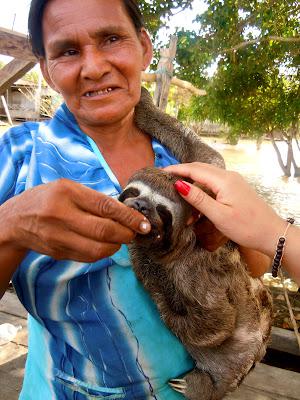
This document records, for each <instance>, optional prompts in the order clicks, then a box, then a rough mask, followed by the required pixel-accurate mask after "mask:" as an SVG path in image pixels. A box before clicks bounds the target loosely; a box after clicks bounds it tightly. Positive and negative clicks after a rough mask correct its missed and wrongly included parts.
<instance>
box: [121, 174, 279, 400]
mask: <svg viewBox="0 0 300 400" xmlns="http://www.w3.org/2000/svg"><path fill="white" fill-rule="evenodd" d="M175 180H176V177H173V176H171V175H170V174H168V173H166V172H163V171H162V170H157V169H154V168H147V169H143V170H140V171H138V172H137V173H136V174H134V176H133V177H132V178H131V179H130V181H129V184H128V187H129V189H127V190H126V189H125V191H124V192H123V194H121V198H120V200H121V201H124V203H125V204H127V205H128V206H130V207H134V208H137V209H139V210H140V211H142V212H144V214H145V215H146V216H147V218H148V219H149V220H150V222H151V224H152V231H151V232H150V234H148V235H145V236H144V235H138V236H137V237H136V239H135V241H134V242H133V244H132V245H131V246H130V254H131V257H132V264H133V268H134V271H135V273H136V275H137V277H138V279H139V280H140V281H141V282H142V284H143V285H144V287H145V288H146V290H147V291H148V292H149V293H150V295H151V296H152V298H153V300H154V301H155V303H156V304H157V307H158V309H159V312H160V314H161V317H162V319H163V320H164V322H165V323H166V325H167V326H168V327H169V328H170V329H171V330H172V331H173V332H174V333H175V334H176V335H177V336H178V337H179V339H180V340H181V341H182V343H183V344H184V346H185V347H186V349H187V350H188V351H189V353H190V354H191V356H192V357H193V358H194V359H195V361H196V368H195V369H194V370H193V371H192V372H190V373H188V374H187V375H186V376H185V377H184V379H185V381H186V389H185V396H186V397H187V398H188V399H190V400H219V399H222V398H223V397H224V396H225V394H226V393H227V392H228V391H231V390H234V389H235V388H236V387H237V386H238V385H239V383H240V382H241V381H242V380H243V378H244V377H245V376H246V375H247V373H248V372H249V370H250V369H251V368H252V366H253V365H254V364H255V363H256V362H257V361H260V360H261V358H262V357H263V356H264V354H265V350H266V346H267V342H268V339H269V336H270V328H271V320H272V302H271V297H270V295H269V293H268V291H267V290H266V289H265V288H264V286H263V284H262V282H261V281H260V280H259V279H253V278H251V277H250V276H249V275H248V273H247V270H246V268H245V265H244V264H243V262H242V260H241V258H240V254H239V252H238V249H237V247H236V246H235V245H234V244H232V243H229V244H227V245H225V246H222V247H221V248H219V249H218V250H217V251H215V252H213V253H210V252H208V251H206V250H204V249H202V248H199V247H198V246H197V243H196V240H195V234H194V230H193V226H191V225H190V226H187V225H186V221H187V219H188V217H189V216H190V213H191V208H190V206H189V205H188V204H187V203H186V202H185V201H184V200H183V199H182V198H181V197H180V196H179V195H178V194H177V192H176V190H175V189H174V187H173V184H174V182H175ZM138 182H142V183H143V184H146V185H147V186H148V187H151V189H152V191H153V193H159V194H160V195H161V196H163V197H164V198H166V199H168V200H171V201H172V202H173V203H174V207H172V209H171V210H170V209H168V206H167V207H165V204H170V203H167V202H166V203H165V204H156V203H155V198H152V195H151V196H150V197H151V198H150V197H149V196H148V198H147V196H146V197H145V196H143V194H142V193H140V194H137V192H135V193H134V190H132V188H135V187H139V186H138V185H139V183H138ZM130 188H131V189H130ZM141 204H142V205H143V210H141V208H140V207H141ZM159 207H160V208H159ZM165 208H166V209H165ZM158 211H159V212H158ZM161 211H163V212H162V213H161ZM168 212H169V213H170V214H171V215H172V218H169V217H170V215H169V214H168ZM168 218H169V219H168ZM170 221H171V223H170ZM165 225H167V229H165Z"/></svg>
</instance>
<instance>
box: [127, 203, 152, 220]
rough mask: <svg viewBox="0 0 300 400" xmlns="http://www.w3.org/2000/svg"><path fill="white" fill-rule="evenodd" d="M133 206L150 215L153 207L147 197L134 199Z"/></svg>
mask: <svg viewBox="0 0 300 400" xmlns="http://www.w3.org/2000/svg"><path fill="white" fill-rule="evenodd" d="M131 207H132V208H134V209H135V210H137V211H139V212H141V213H142V214H144V215H145V216H148V215H149V213H150V209H151V205H150V203H149V202H148V201H147V200H145V199H134V200H133V202H132V205H131Z"/></svg>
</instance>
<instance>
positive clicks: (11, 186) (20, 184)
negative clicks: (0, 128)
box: [0, 124, 32, 205]
mask: <svg viewBox="0 0 300 400" xmlns="http://www.w3.org/2000/svg"><path fill="white" fill-rule="evenodd" d="M31 152H32V138H31V134H30V130H29V129H27V128H26V125H25V124H23V125H19V126H18V127H14V128H11V129H9V130H8V131H7V132H6V133H4V135H2V136H1V137H0V205H1V204H3V203H4V202H6V201H7V200H9V199H10V198H11V197H13V196H15V195H16V194H19V193H21V192H22V191H24V190H25V184H26V176H27V172H28V166H29V162H30V155H31Z"/></svg>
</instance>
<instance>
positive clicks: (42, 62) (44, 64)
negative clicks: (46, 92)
mask: <svg viewBox="0 0 300 400" xmlns="http://www.w3.org/2000/svg"><path fill="white" fill-rule="evenodd" d="M39 63H40V68H41V71H42V75H43V77H44V79H45V81H46V82H47V83H48V85H49V86H50V87H51V89H53V90H55V92H57V93H59V91H58V90H57V89H56V87H55V85H54V83H53V82H52V80H51V78H50V75H49V71H48V65H47V61H46V59H45V57H41V58H40V59H39Z"/></svg>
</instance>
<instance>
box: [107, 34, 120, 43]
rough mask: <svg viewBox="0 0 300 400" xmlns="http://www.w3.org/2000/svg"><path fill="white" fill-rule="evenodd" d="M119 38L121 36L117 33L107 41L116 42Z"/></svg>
mask: <svg viewBox="0 0 300 400" xmlns="http://www.w3.org/2000/svg"><path fill="white" fill-rule="evenodd" d="M118 40H119V36H117V35H112V36H109V37H108V38H107V42H109V43H114V42H117V41H118Z"/></svg>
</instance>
